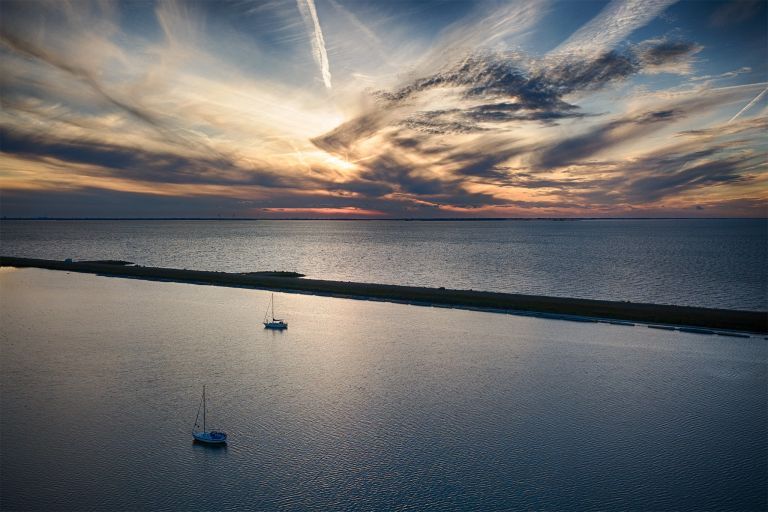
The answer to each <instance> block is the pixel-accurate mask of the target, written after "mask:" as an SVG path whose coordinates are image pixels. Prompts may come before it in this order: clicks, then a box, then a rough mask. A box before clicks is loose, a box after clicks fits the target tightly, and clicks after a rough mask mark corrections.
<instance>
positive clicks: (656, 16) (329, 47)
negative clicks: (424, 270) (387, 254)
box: [0, 0, 768, 218]
mask: <svg viewBox="0 0 768 512" xmlns="http://www.w3.org/2000/svg"><path fill="white" fill-rule="evenodd" d="M767 5H768V3H767V2H765V1H763V0H755V1H751V0H739V1H732V0H726V1H701V0H697V1H692V2H691V1H675V0H613V1H609V2H605V1H574V0H567V1H556V0H551V1H547V0H542V1H473V2H470V1H463V0H413V1H405V0H369V1H364V0H354V1H353V0H230V1H226V0H217V1H202V2H198V1H196V2H188V1H187V2H179V1H168V2H164V1H158V2H155V1H141V0H133V1H126V2H109V1H93V2H91V1H86V0H78V1H72V2H67V1H64V0H56V1H52V2H44V1H34V0H32V1H30V0H25V1H21V2H14V1H8V0H2V2H0V101H1V103H2V109H1V110H0V149H1V150H2V151H1V152H0V214H2V215H3V216H5V217H132V218H136V217H213V218H218V217H221V218H233V217H234V218H455V217H765V216H768V208H767V207H766V205H767V204H768V163H767V162H768V158H766V157H767V156H768V137H766V133H768V130H766V129H767V128H768V116H767V114H768V13H767V12H766V6H767Z"/></svg>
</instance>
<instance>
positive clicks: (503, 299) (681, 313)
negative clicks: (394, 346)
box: [0, 256, 768, 334]
mask: <svg viewBox="0 0 768 512" xmlns="http://www.w3.org/2000/svg"><path fill="white" fill-rule="evenodd" d="M0 266H7V267H36V268H44V269H49V270H64V271H70V272H83V273H90V274H99V275H106V276H116V277H128V278H138V279H147V280H165V281H177V282H185V283H196V284H207V285H214V286H230V287H249V288H257V289H268V290H280V291H285V292H294V293H311V294H316V295H331V296H336V297H346V298H353V299H368V300H383V301H389V302H406V303H409V304H419V305H431V306H443V307H454V308H461V309H481V310H487V311H497V312H506V313H516V314H529V315H536V316H545V317H547V318H563V319H569V320H579V319H593V320H609V321H610V320H615V321H620V322H641V323H647V324H661V325H662V326H677V327H687V328H694V330H693V331H692V332H697V331H696V329H722V330H727V331H739V332H750V333H761V334H764V333H766V332H768V312H763V311H741V310H731V309H715V308H701V307H690V306H672V305H661V304H643V303H633V302H618V301H604V300H593V299H577V298H565V297H547V296H539V295H521V294H511V293H497V292H482V291H474V290H451V289H445V288H426V287H418V286H398V285H385V284H374V283H356V282H344V281H325V280H319V279H302V278H298V277H281V276H279V275H270V274H269V273H228V272H211V271H201V270H186V269H173V268H162V267H141V266H124V265H114V264H108V263H95V262H67V261H58V260H44V259H34V258H17V257H10V256H0ZM701 334H713V333H712V332H706V331H701Z"/></svg>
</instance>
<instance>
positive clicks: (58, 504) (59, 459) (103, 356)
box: [0, 269, 768, 511]
mask: <svg viewBox="0 0 768 512" xmlns="http://www.w3.org/2000/svg"><path fill="white" fill-rule="evenodd" d="M0 292H1V293H0V297H1V298H2V303H1V304H0V350H1V351H2V358H0V368H1V369H2V372H0V383H1V384H2V389H1V391H2V393H0V406H1V408H0V410H1V412H2V414H0V508H2V510H25V511H27V510H33V511H34V510H45V511H51V510H54V511H55V510H67V511H74V510H77V511H80V510H110V511H119V510H131V511H137V510H138V511H143V510H153V511H155V510H278V509H279V510H350V509H355V510H407V509H408V510H445V509H450V510H510V509H512V510H584V511H589V510H654V511H664V510H677V511H682V510H691V511H704V510H720V511H722V510H734V511H736V510H739V511H745V510H761V509H764V507H765V504H766V499H767V497H766V486H765V478H766V471H767V470H768V468H767V467H766V459H767V458H768V453H767V451H766V435H767V432H766V428H767V427H766V425H767V424H768V412H767V411H766V403H767V400H768V396H767V395H768V380H767V379H766V372H767V368H768V353H767V352H768V351H767V345H766V342H765V340H763V339H762V338H750V339H736V338H725V337H719V336H701V335H696V334H686V333H680V332H666V331H658V330H653V329H648V328H646V327H639V326H638V327H623V326H613V325H606V324H583V323H572V322H566V321H557V320H545V319H537V318H528V317H515V316H509V315H499V314H491V313H480V312H471V311H460V310H448V309H436V308H426V307H416V306H407V305H400V304H389V303H378V302H366V301H354V300H345V299H335V298H325V297H314V296H308V295H287V294H276V295H275V301H276V307H277V310H278V313H279V314H280V315H281V316H285V317H286V318H287V319H288V321H289V324H290V327H289V329H288V330H287V331H286V332H283V333H276V332H270V331H265V330H264V329H263V328H261V324H260V323H259V322H260V320H261V318H262V316H263V314H264V310H265V308H266V307H267V304H268V301H269V294H268V293H267V292H263V291H257V290H245V289H230V288H217V287H206V286H196V285H189V284H179V283H159V282H147V281H139V280H127V279H116V278H108V277H101V276H93V275H82V274H68V273H65V272H53V271H45V270H37V269H23V270H12V269H3V270H2V271H0ZM203 383H206V384H207V386H208V397H209V411H208V412H209V414H208V418H209V424H213V426H215V427H220V428H223V429H226V430H227V431H228V432H229V435H230V443H229V446H228V447H227V448H224V449H216V448H210V447H205V446H199V445H194V444H193V443H192V437H191V435H190V431H191V428H192V423H193V421H194V417H195V413H196V411H197V407H198V403H199V397H200V391H201V387H202V385H203Z"/></svg>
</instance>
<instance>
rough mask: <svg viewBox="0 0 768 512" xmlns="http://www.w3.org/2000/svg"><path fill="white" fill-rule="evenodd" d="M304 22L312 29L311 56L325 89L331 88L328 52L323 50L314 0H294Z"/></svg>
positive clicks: (321, 33)
mask: <svg viewBox="0 0 768 512" xmlns="http://www.w3.org/2000/svg"><path fill="white" fill-rule="evenodd" d="M296 3H297V4H298V6H299V12H300V13H301V16H302V18H304V22H305V23H306V24H307V25H308V26H310V25H311V29H312V35H311V36H310V40H311V41H312V56H313V57H314V59H315V62H316V63H317V65H318V66H319V67H320V73H321V74H322V76H323V83H324V84H325V87H326V88H327V89H330V88H331V70H330V66H329V65H328V52H327V51H326V50H325V39H324V38H323V30H322V29H321V28H320V19H319V18H318V17H317V9H316V8H315V1H314V0H296Z"/></svg>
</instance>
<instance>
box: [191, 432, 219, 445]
mask: <svg viewBox="0 0 768 512" xmlns="http://www.w3.org/2000/svg"><path fill="white" fill-rule="evenodd" d="M192 437H194V438H195V441H198V442H200V443H205V444H225V443H226V442H227V434H225V433H224V432H218V431H216V430H210V431H208V432H192Z"/></svg>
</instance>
